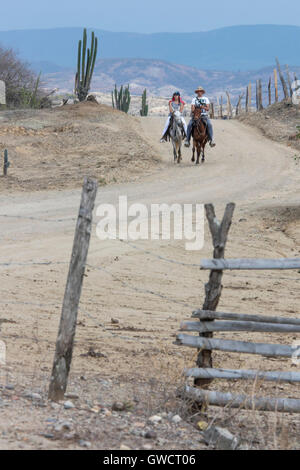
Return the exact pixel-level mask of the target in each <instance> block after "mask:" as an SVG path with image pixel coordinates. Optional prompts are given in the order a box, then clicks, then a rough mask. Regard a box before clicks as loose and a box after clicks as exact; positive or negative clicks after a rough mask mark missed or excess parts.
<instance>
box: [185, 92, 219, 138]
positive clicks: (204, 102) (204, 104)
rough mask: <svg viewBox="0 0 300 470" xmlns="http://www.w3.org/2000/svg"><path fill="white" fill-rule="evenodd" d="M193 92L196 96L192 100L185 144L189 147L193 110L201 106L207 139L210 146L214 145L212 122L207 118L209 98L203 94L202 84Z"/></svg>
mask: <svg viewBox="0 0 300 470" xmlns="http://www.w3.org/2000/svg"><path fill="white" fill-rule="evenodd" d="M195 93H196V95H197V96H195V98H194V99H193V101H192V119H191V120H190V122H189V125H188V128H187V137H186V141H185V144H184V145H185V146H186V147H189V146H190V140H191V135H192V129H193V124H194V111H195V109H196V108H201V117H202V120H203V121H204V123H205V124H206V126H207V134H208V140H209V145H210V146H211V147H215V146H216V144H215V142H214V140H213V127H212V123H211V121H210V119H209V114H208V112H209V105H210V102H209V99H208V98H207V97H206V96H204V95H205V90H204V88H202V86H199V87H198V88H197V90H195Z"/></svg>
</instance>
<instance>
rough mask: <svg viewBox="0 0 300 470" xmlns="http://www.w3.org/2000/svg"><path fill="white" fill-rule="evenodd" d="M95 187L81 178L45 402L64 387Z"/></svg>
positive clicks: (59, 394)
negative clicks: (76, 216)
mask: <svg viewBox="0 0 300 470" xmlns="http://www.w3.org/2000/svg"><path fill="white" fill-rule="evenodd" d="M97 187H98V184H97V181H95V180H92V179H90V178H85V179H84V184H83V188H82V194H81V203H80V209H79V214H78V219H77V225H76V231H75V238H74V243H73V251H72V256H71V262H70V268H69V274H68V279H67V285H66V290H65V296H64V301H63V307H62V314H61V319H60V325H59V330H58V336H57V341H56V351H55V356H54V362H53V369H52V374H51V380H50V386H49V399H50V400H53V401H59V400H62V399H63V398H64V394H65V391H66V388H67V382H68V375H69V371H70V367H71V360H72V353H73V344H74V337H75V329H76V321H77V313H78V305H79V301H80V295H81V289H82V281H83V276H84V271H85V264H86V259H87V254H88V249H89V243H90V237H91V229H92V214H93V208H94V203H95V198H96V194H97Z"/></svg>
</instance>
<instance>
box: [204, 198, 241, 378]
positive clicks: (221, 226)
mask: <svg viewBox="0 0 300 470" xmlns="http://www.w3.org/2000/svg"><path fill="white" fill-rule="evenodd" d="M234 209H235V204H234V203H230V204H227V206H226V209H225V213H224V217H223V220H222V222H221V223H220V222H219V221H218V220H217V218H216V214H215V209H214V206H213V204H206V205H205V210H206V217H207V219H208V223H209V228H210V232H211V235H212V239H213V246H214V258H215V259H219V258H224V254H225V246H226V242H227V236H228V232H229V229H230V226H231V222H232V216H233V212H234ZM222 277H223V271H216V270H212V271H211V272H210V276H209V282H208V283H207V284H206V285H205V301H204V304H203V310H211V311H215V310H216V309H217V306H218V303H219V299H220V296H221V292H222ZM208 321H209V319H208ZM199 336H203V337H205V338H212V336H213V335H212V333H202V334H200V335H199ZM197 366H198V367H200V368H204V369H205V368H211V367H212V354H211V351H209V350H205V349H203V350H200V351H198V358H197ZM210 383H211V380H206V379H196V380H195V385H197V386H201V387H203V386H205V385H208V384H210Z"/></svg>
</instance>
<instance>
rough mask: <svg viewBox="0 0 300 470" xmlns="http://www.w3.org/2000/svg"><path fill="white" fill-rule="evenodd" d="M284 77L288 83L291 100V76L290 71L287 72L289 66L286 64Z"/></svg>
mask: <svg viewBox="0 0 300 470" xmlns="http://www.w3.org/2000/svg"><path fill="white" fill-rule="evenodd" d="M285 67H286V76H287V81H288V85H289V92H290V97H291V98H292V96H293V89H292V81H291V76H290V70H289V66H288V65H287V64H286V66H285Z"/></svg>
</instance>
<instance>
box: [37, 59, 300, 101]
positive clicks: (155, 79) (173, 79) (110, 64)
mask: <svg viewBox="0 0 300 470" xmlns="http://www.w3.org/2000/svg"><path fill="white" fill-rule="evenodd" d="M50 68H51V67H50ZM290 71H291V76H292V77H293V76H294V73H296V74H297V76H299V77H300V67H292V68H291V70H290ZM272 74H273V67H265V68H264V69H260V70H257V71H253V70H252V71H248V72H226V71H225V72H224V71H223V72H222V71H213V70H199V69H197V68H194V67H188V66H185V65H177V64H172V63H170V62H165V61H161V60H150V59H99V60H98V61H97V63H96V67H95V72H94V78H93V82H92V91H102V92H111V90H112V89H113V87H114V84H115V83H117V84H118V85H121V84H130V89H131V91H132V93H133V94H141V93H142V91H143V90H144V88H147V90H148V92H149V93H150V94H151V95H154V96H169V95H170V94H171V93H172V92H174V91H175V90H179V91H180V92H181V93H182V94H183V95H184V96H185V97H186V98H190V97H191V96H192V95H193V93H194V90H195V88H196V87H198V86H199V85H202V86H204V87H205V88H206V91H207V94H208V96H210V97H211V98H216V97H217V96H218V95H222V94H223V95H225V92H226V91H227V90H228V91H229V92H230V94H231V96H232V97H233V98H236V97H238V95H239V94H241V93H242V92H244V91H245V88H246V86H247V85H248V83H249V82H250V81H251V82H252V83H253V85H254V84H255V81H256V79H261V80H262V83H263V89H264V96H265V97H267V82H268V80H269V77H270V76H271V75H272ZM43 80H44V81H45V82H46V84H47V86H48V87H49V88H56V87H58V88H59V89H60V92H72V90H73V88H74V69H73V68H70V69H62V70H58V71H57V72H53V71H52V72H49V73H46V74H44V75H43ZM253 98H254V95H253Z"/></svg>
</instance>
